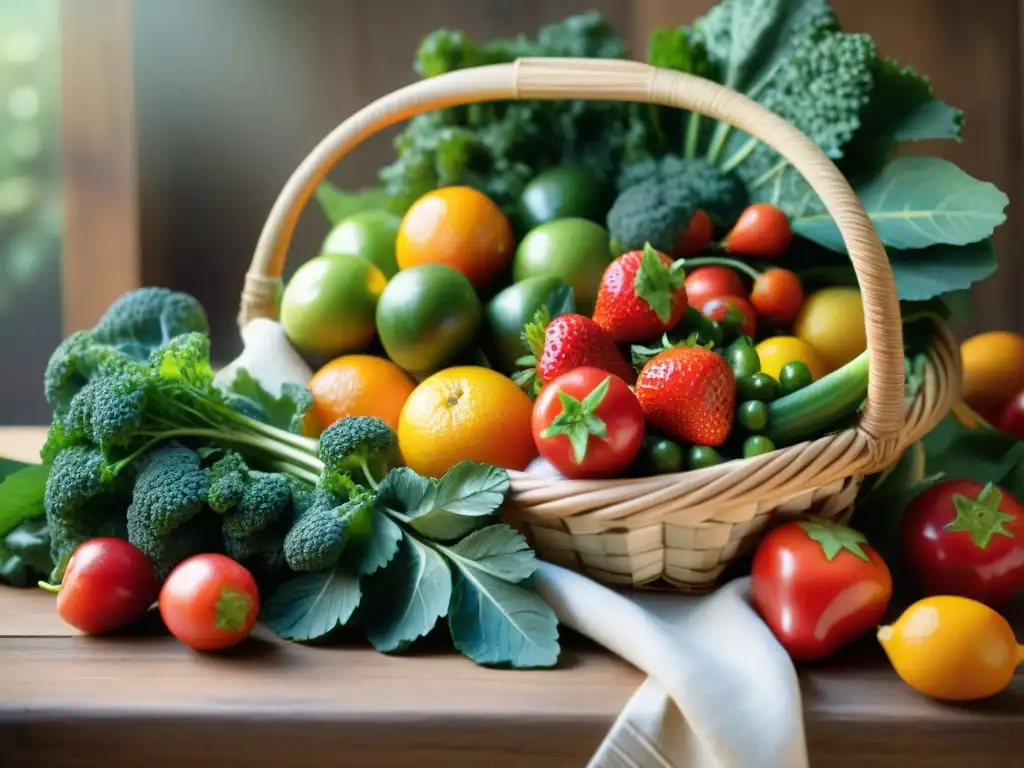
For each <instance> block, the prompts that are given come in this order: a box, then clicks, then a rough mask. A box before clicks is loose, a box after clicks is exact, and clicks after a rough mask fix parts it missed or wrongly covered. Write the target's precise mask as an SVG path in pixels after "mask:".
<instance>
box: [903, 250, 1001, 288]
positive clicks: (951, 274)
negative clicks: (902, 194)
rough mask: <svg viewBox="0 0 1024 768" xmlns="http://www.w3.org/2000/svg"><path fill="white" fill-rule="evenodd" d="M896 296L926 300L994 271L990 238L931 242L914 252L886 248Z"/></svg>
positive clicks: (971, 283) (978, 279)
mask: <svg viewBox="0 0 1024 768" xmlns="http://www.w3.org/2000/svg"><path fill="white" fill-rule="evenodd" d="M889 261H890V263H891V264H892V273H893V277H895V278H896V291H897V293H898V294H899V297H900V299H903V300H907V301H927V300H928V299H931V298H934V297H936V296H941V295H943V294H947V293H951V292H953V291H960V290H963V289H965V288H969V287H970V286H971V285H973V284H974V283H977V282H979V281H981V280H984V279H986V278H988V277H990V276H991V275H992V273H993V272H995V271H996V252H995V249H994V248H993V247H992V241H991V240H987V239H986V240H982V241H981V242H978V243H970V244H968V245H933V246H931V247H930V248H922V249H920V250H915V251H900V250H895V249H890V250H889Z"/></svg>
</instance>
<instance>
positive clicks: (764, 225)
mask: <svg viewBox="0 0 1024 768" xmlns="http://www.w3.org/2000/svg"><path fill="white" fill-rule="evenodd" d="M792 240H793V230H792V229H791V228H790V226H789V217H788V216H786V214H784V213H783V212H782V211H780V210H779V209H778V208H776V207H775V206H774V205H770V204H768V203H754V204H753V205H751V206H749V207H748V208H747V209H746V210H744V211H743V213H741V214H740V217H739V219H737V220H736V224H735V225H733V228H732V231H730V232H729V234H728V235H726V236H725V241H724V243H723V245H724V246H725V250H726V251H728V252H729V253H736V254H740V255H741V256H759V257H762V258H772V257H775V256H781V255H782V254H783V253H785V252H786V249H787V248H789V244H790V242H792Z"/></svg>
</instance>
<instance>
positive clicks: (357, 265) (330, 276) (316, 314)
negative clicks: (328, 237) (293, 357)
mask: <svg viewBox="0 0 1024 768" xmlns="http://www.w3.org/2000/svg"><path fill="white" fill-rule="evenodd" d="M386 284H387V278H386V277H384V273H383V272H381V271H380V270H379V269H377V267H375V266H374V265H373V264H371V263H370V262H368V261H366V260H364V259H361V258H359V257H358V256H352V255H351V254H345V253H333V254H324V255H321V256H317V257H316V258H313V259H310V260H309V261H307V262H306V263H305V264H303V265H302V266H301V267H299V268H298V269H297V270H296V271H295V274H294V275H293V276H292V279H291V280H290V281H289V282H288V285H287V286H286V287H285V289H284V295H283V296H282V297H281V325H282V327H283V328H284V331H285V333H286V334H288V338H289V339H290V340H291V342H292V343H293V344H294V345H295V347H296V348H297V349H298V350H299V351H300V352H304V353H305V354H307V355H310V356H312V357H317V358H328V357H337V356H338V355H343V354H345V353H346V352H354V351H356V350H359V349H363V348H364V347H366V346H367V345H369V343H370V342H371V341H373V333H374V309H375V308H376V306H377V300H378V298H379V297H380V295H381V292H382V291H383V290H384V286H385V285H386Z"/></svg>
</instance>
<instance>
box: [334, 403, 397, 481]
mask: <svg viewBox="0 0 1024 768" xmlns="http://www.w3.org/2000/svg"><path fill="white" fill-rule="evenodd" d="M317 456H319V458H320V461H322V462H323V463H324V480H323V484H324V485H325V486H326V487H328V488H334V489H335V490H337V486H338V484H339V480H340V478H341V477H346V476H351V477H352V478H353V479H355V480H356V482H361V481H363V480H365V482H366V483H367V484H369V485H370V487H371V488H376V487H377V484H378V483H379V481H380V480H381V479H382V478H383V477H384V475H386V474H387V472H388V470H390V469H391V467H393V466H395V465H396V464H397V463H398V437H397V436H396V435H395V432H394V430H392V429H391V427H389V426H388V425H387V424H386V423H385V422H383V421H381V420H380V419H377V418H374V417H373V416H353V417H351V418H347V419H341V420H340V421H336V422H334V423H333V424H331V426H329V427H328V428H327V429H325V430H324V432H323V434H321V435H320V443H319V445H318V447H317ZM340 482H341V483H342V484H343V483H344V481H340Z"/></svg>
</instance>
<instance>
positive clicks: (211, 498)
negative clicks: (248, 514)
mask: <svg viewBox="0 0 1024 768" xmlns="http://www.w3.org/2000/svg"><path fill="white" fill-rule="evenodd" d="M209 472H210V492H209V494H208V496H207V504H209V505H210V509H212V510H213V511H214V512H221V513H223V512H227V511H228V510H229V509H231V508H232V507H234V506H235V505H236V504H240V503H241V501H242V495H243V494H244V493H245V483H246V480H247V479H248V477H249V466H248V465H247V464H246V463H245V459H243V458H242V457H241V456H240V455H239V454H237V453H235V452H234V451H228V452H227V453H225V454H224V455H223V456H222V457H221V458H219V459H217V460H216V461H215V462H214V463H213V465H212V466H211V467H210V470H209Z"/></svg>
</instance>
